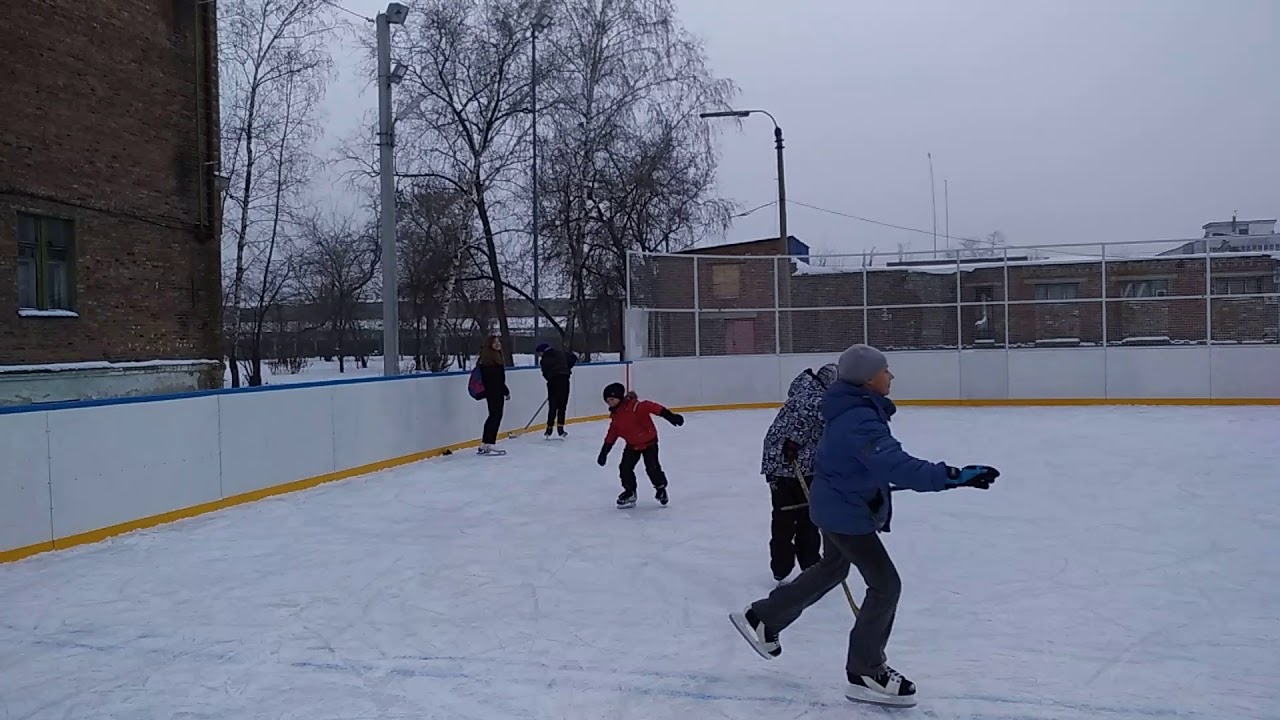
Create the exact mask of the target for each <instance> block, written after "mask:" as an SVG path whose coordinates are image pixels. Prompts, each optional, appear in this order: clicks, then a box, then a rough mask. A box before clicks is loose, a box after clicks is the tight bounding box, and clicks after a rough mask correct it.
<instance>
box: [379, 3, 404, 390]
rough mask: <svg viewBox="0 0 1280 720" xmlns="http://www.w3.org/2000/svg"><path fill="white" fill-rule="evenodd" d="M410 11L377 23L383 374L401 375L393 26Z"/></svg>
mask: <svg viewBox="0 0 1280 720" xmlns="http://www.w3.org/2000/svg"><path fill="white" fill-rule="evenodd" d="M408 15H409V9H408V8H407V7H405V6H404V5H401V4H400V3H395V2H393V3H391V4H389V5H387V10H386V12H381V13H378V17H377V19H376V20H375V24H376V26H377V35H378V176H379V177H378V179H379V181H380V182H381V191H382V193H381V195H382V197H381V200H380V205H381V207H380V208H379V210H380V211H381V212H380V216H379V218H378V236H379V239H380V240H381V242H382V374H383V375H387V376H392V375H399V374H400V293H399V284H400V279H399V267H397V265H396V262H397V260H396V175H395V172H396V171H395V155H394V151H395V135H394V129H393V123H394V119H393V118H392V116H391V86H392V85H395V84H396V83H399V82H400V81H401V80H403V79H404V76H405V73H406V72H407V71H408V68H406V67H405V66H404V65H401V64H399V63H396V66H395V68H394V69H392V67H391V26H392V25H403V24H404V21H405V18H406V17H408Z"/></svg>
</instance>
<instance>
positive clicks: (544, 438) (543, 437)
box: [542, 425, 551, 440]
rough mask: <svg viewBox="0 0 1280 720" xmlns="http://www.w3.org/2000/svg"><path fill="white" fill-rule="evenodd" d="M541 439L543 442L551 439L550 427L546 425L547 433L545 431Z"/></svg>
mask: <svg viewBox="0 0 1280 720" xmlns="http://www.w3.org/2000/svg"><path fill="white" fill-rule="evenodd" d="M542 439H543V440H550V439H551V426H550V425H548V426H547V431H546V432H544V433H542Z"/></svg>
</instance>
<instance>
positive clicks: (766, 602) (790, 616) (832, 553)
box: [751, 532, 902, 675]
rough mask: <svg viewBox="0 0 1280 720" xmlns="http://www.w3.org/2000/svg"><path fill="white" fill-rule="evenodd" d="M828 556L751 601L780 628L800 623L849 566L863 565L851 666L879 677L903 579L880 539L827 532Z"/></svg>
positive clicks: (775, 628) (768, 621)
mask: <svg viewBox="0 0 1280 720" xmlns="http://www.w3.org/2000/svg"><path fill="white" fill-rule="evenodd" d="M822 550H823V553H822V559H821V560H819V561H818V564H817V565H813V566H812V567H810V568H809V569H808V570H805V571H804V572H802V573H800V575H799V576H797V577H796V579H795V580H792V581H791V582H789V583H787V584H785V585H780V586H778V587H777V588H775V589H774V590H773V592H771V593H769V597H767V598H765V599H763V600H757V601H756V602H754V603H752V604H751V609H752V610H754V611H755V614H756V616H757V617H759V618H760V620H761V621H762V622H763V623H764V624H765V626H766V627H768V628H769V629H770V630H773V631H775V632H779V633H780V632H782V631H783V630H785V629H786V628H787V626H788V625H790V624H791V623H793V622H795V621H796V619H797V618H799V617H800V613H802V612H804V611H805V610H806V609H807V608H808V607H809V606H810V605H812V604H814V603H816V602H818V601H819V600H821V599H822V597H823V596H824V595H826V594H827V593H828V592H830V591H831V590H832V588H834V587H835V586H837V585H839V584H840V581H841V580H844V579H845V578H846V577H848V575H849V565H850V564H852V565H853V566H854V567H856V568H858V572H859V573H861V574H862V579H863V580H864V581H865V582H866V584H867V594H866V597H865V599H863V601H862V607H861V608H860V611H859V613H858V619H857V621H856V622H854V624H853V629H852V630H850V631H849V654H848V657H847V659H846V661H845V670H846V671H847V672H848V673H849V674H850V675H877V674H879V673H880V672H881V671H883V670H884V667H885V655H884V648H885V645H886V644H887V643H888V642H889V633H890V632H891V631H892V630H893V618H894V615H895V614H896V613H897V611H898V598H899V597H900V596H901V595H902V580H901V579H900V578H899V577H898V569H897V568H895V567H894V566H893V560H891V559H889V553H888V552H887V551H886V550H885V548H884V544H883V543H881V542H880V537H879V536H878V535H876V534H875V533H872V534H870V535H841V534H838V533H825V532H824V533H823V535H822Z"/></svg>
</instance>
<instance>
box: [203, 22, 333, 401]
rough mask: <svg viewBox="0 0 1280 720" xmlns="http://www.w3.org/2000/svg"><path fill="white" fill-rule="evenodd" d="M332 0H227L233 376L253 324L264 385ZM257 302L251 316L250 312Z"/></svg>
mask: <svg viewBox="0 0 1280 720" xmlns="http://www.w3.org/2000/svg"><path fill="white" fill-rule="evenodd" d="M327 9H328V8H327V5H326V4H325V3H324V2H323V0H223V1H222V2H221V3H220V4H219V8H218V18H219V37H220V45H221V52H220V54H219V64H220V77H221V81H222V87H221V101H222V123H223V127H222V148H223V158H222V171H223V173H224V174H226V175H228V176H230V178H231V181H230V182H229V183H228V185H227V189H226V190H225V191H224V194H223V213H224V218H225V222H224V225H223V227H224V236H223V244H224V246H233V247H234V253H229V252H227V253H224V255H233V256H234V258H235V260H234V266H233V267H232V268H230V269H229V270H230V273H229V274H230V282H229V286H230V287H229V288H228V289H229V290H230V298H229V299H228V302H229V305H230V307H229V308H228V309H229V310H230V318H231V319H230V325H231V327H230V335H231V337H230V342H229V351H228V352H229V354H230V358H229V360H230V366H231V384H232V386H233V387H239V386H240V384H241V381H240V368H239V365H238V363H237V359H238V357H239V353H240V343H241V340H242V335H243V334H244V333H245V332H246V329H247V331H248V335H249V338H250V349H249V354H250V357H249V358H248V364H247V368H248V370H249V384H250V385H259V384H261V383H262V363H261V361H262V348H261V343H262V335H263V328H264V326H265V324H266V317H267V314H268V310H269V309H270V307H272V306H273V305H274V304H275V303H277V302H278V301H279V300H280V297H281V294H282V293H283V292H284V288H285V287H286V285H287V279H288V278H287V267H288V262H287V260H288V258H287V255H288V249H287V247H285V246H286V245H287V243H288V237H289V233H290V229H291V228H290V225H291V223H292V214H293V212H294V211H295V209H296V207H297V204H298V202H299V201H300V199H301V196H302V191H303V190H304V188H305V185H306V183H307V181H308V179H309V173H310V171H311V169H312V167H313V163H314V156H313V155H312V154H311V151H310V149H311V146H312V144H313V143H314V141H315V137H316V133H317V126H316V122H315V121H316V114H317V113H316V108H317V105H318V103H319V100H320V98H321V97H322V96H323V93H324V84H325V80H326V78H327V74H328V72H329V69H330V57H329V54H328V50H327V47H326V43H327V40H328V37H329V35H330V32H331V30H332V25H331V23H330V20H329V17H328V15H327V14H326V12H325V11H326V10H327ZM249 301H252V305H250V306H249V308H248V309H249V317H248V318H247V319H246V318H245V314H244V311H245V309H246V304H247V303H249Z"/></svg>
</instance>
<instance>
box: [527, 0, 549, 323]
mask: <svg viewBox="0 0 1280 720" xmlns="http://www.w3.org/2000/svg"><path fill="white" fill-rule="evenodd" d="M550 25H551V19H550V18H549V17H547V14H546V13H545V12H544V11H543V10H542V9H539V10H538V11H537V14H535V15H534V17H533V25H532V26H530V28H529V38H530V42H529V64H530V67H529V72H530V75H531V78H530V85H531V86H532V87H531V97H530V113H531V114H532V116H533V117H532V120H531V122H532V123H533V181H532V188H533V341H534V342H535V343H536V342H538V325H539V322H540V320H541V319H542V318H541V315H542V311H541V309H540V308H541V305H542V296H541V287H540V286H539V275H538V268H539V263H540V258H539V255H540V250H539V248H538V225H539V224H540V222H541V219H540V208H539V207H538V202H539V200H538V197H539V196H538V33H540V32H542V31H543V30H546V29H547V27H549V26H550Z"/></svg>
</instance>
